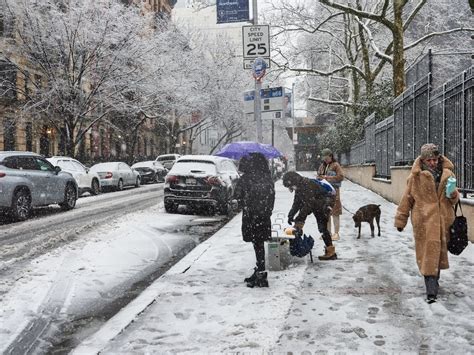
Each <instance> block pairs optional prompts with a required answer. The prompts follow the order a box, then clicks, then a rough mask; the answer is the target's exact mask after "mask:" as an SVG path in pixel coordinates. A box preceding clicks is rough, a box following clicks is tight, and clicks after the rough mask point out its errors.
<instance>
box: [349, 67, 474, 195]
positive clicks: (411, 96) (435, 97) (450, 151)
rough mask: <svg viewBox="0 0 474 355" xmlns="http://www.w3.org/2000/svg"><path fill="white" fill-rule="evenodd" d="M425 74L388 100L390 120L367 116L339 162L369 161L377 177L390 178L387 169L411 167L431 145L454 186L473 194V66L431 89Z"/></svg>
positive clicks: (427, 76)
mask: <svg viewBox="0 0 474 355" xmlns="http://www.w3.org/2000/svg"><path fill="white" fill-rule="evenodd" d="M430 75H431V74H428V75H426V76H425V77H423V78H421V79H420V80H418V81H417V82H416V83H414V84H413V85H412V86H411V87H409V88H408V89H407V90H406V91H405V92H403V94H401V95H400V96H399V97H397V98H396V99H395V100H394V101H393V107H394V111H393V112H394V114H393V116H390V117H388V118H386V119H385V120H383V121H381V122H379V123H376V120H375V116H374V114H372V115H370V116H369V117H367V118H366V120H365V122H364V140H362V141H360V142H358V143H356V144H354V145H353V146H352V147H351V150H350V152H347V153H344V154H341V162H342V163H343V164H365V163H373V162H375V165H376V174H377V176H381V177H390V166H393V165H410V164H412V163H413V161H414V160H415V159H416V157H417V156H418V155H419V151H420V147H421V146H422V145H423V144H425V143H427V142H432V143H435V144H437V145H438V146H439V148H440V151H441V152H442V154H443V155H445V156H446V157H448V159H450V160H451V161H452V162H453V164H454V166H455V174H456V177H457V180H458V186H459V187H460V188H461V189H462V190H463V191H464V192H470V191H474V142H473V140H474V118H473V113H474V67H471V68H469V69H468V70H466V71H464V72H462V73H461V74H459V75H457V76H456V77H454V78H453V79H452V80H450V81H448V82H446V83H445V84H444V85H442V86H441V87H439V88H437V89H434V90H432V88H431V86H430V82H431V77H430Z"/></svg>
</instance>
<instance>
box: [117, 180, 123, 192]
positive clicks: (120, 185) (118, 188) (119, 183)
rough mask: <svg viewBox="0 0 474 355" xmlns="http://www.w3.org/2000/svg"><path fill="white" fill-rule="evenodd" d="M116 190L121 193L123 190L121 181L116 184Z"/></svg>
mask: <svg viewBox="0 0 474 355" xmlns="http://www.w3.org/2000/svg"><path fill="white" fill-rule="evenodd" d="M117 190H118V191H122V190H123V180H122V179H119V181H118V184H117Z"/></svg>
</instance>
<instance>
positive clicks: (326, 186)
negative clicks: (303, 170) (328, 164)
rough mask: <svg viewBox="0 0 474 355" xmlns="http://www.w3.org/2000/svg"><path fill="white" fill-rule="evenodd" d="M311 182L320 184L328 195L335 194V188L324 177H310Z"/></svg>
mask: <svg viewBox="0 0 474 355" xmlns="http://www.w3.org/2000/svg"><path fill="white" fill-rule="evenodd" d="M310 180H311V181H312V182H314V183H316V184H318V185H319V186H321V187H322V188H323V189H324V191H326V193H327V194H329V195H332V196H334V195H336V190H335V189H334V187H333V186H332V185H331V184H330V183H329V182H328V181H327V180H326V179H310Z"/></svg>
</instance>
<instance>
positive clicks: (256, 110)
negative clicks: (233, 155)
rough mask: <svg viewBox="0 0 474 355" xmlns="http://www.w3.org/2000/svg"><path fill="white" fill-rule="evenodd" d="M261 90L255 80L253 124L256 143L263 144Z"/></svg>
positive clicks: (254, 17) (259, 84)
mask: <svg viewBox="0 0 474 355" xmlns="http://www.w3.org/2000/svg"><path fill="white" fill-rule="evenodd" d="M253 24H254V25H258V8H257V0H253ZM261 89H262V80H261V78H258V77H257V78H255V98H254V111H253V112H254V115H255V122H256V125H257V142H258V143H263V134H262V111H261V100H260V90H261Z"/></svg>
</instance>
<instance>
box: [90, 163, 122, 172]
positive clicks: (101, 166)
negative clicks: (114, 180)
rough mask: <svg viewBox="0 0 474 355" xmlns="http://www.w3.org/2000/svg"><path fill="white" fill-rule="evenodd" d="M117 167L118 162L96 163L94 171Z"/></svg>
mask: <svg viewBox="0 0 474 355" xmlns="http://www.w3.org/2000/svg"><path fill="white" fill-rule="evenodd" d="M114 169H117V163H101V164H96V165H94V166H93V167H92V168H91V170H92V171H105V170H114Z"/></svg>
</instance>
